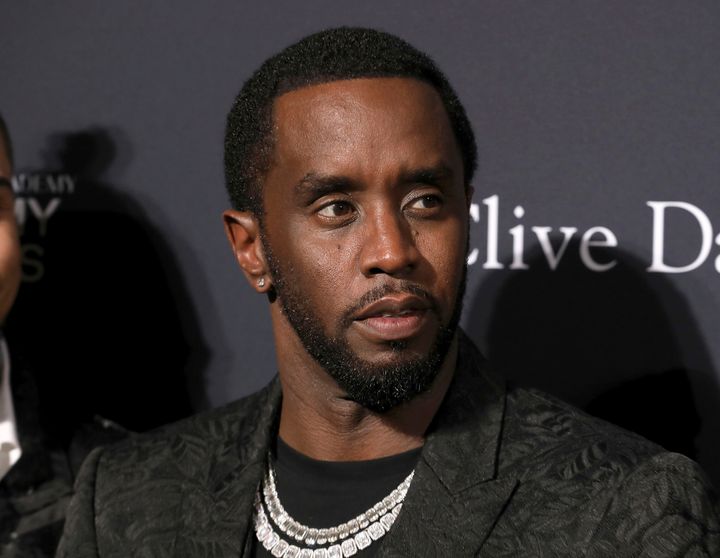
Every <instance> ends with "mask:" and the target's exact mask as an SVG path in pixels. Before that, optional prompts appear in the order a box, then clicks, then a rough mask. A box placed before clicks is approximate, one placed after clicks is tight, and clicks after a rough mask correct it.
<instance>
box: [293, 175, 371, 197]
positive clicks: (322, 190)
mask: <svg viewBox="0 0 720 558" xmlns="http://www.w3.org/2000/svg"><path fill="white" fill-rule="evenodd" d="M357 187H358V186H357V184H356V183H355V181H353V180H351V179H350V178H348V177H347V176H339V175H330V174H321V173H317V172H312V171H311V172H309V173H307V174H306V175H305V176H303V177H302V178H301V179H300V181H299V182H298V183H297V184H296V186H295V193H296V194H297V195H300V196H302V197H308V198H313V199H318V198H321V197H323V196H326V195H327V194H332V193H333V192H337V191H339V190H345V191H347V190H354V189H357Z"/></svg>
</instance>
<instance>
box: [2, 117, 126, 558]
mask: <svg viewBox="0 0 720 558" xmlns="http://www.w3.org/2000/svg"><path fill="white" fill-rule="evenodd" d="M12 166H13V157H12V144H11V142H10V135H9V133H8V130H7V126H6V125H5V121H4V120H3V119H2V117H1V116H0V323H3V324H4V322H5V318H6V317H7V315H8V313H9V311H10V309H11V307H12V305H13V302H14V301H15V297H16V295H17V292H18V287H19V285H20V279H21V263H20V260H21V257H20V243H19V240H18V230H17V223H16V220H15V214H14V196H13V191H12V183H11V177H12ZM7 333H8V338H9V341H8V342H7V343H6V341H5V337H4V336H3V334H2V333H0V556H2V558H28V557H33V558H43V557H50V556H53V555H54V554H55V549H56V547H57V543H58V541H59V539H60V535H61V533H62V528H63V521H64V517H65V510H66V509H67V505H68V503H69V502H70V497H71V495H72V483H73V477H74V473H75V472H76V467H78V466H79V463H81V462H82V459H83V458H84V457H85V455H87V452H88V451H90V450H91V449H92V448H93V447H95V446H97V445H98V444H100V443H107V442H109V441H117V440H119V439H120V438H121V437H122V436H124V432H122V431H121V430H120V429H118V428H117V427H116V426H115V425H114V424H112V423H110V422H109V421H100V422H99V423H98V424H95V425H90V424H88V425H84V426H83V427H82V428H80V429H77V431H76V432H75V433H74V435H73V436H72V440H67V441H65V440H63V441H60V440H56V439H53V438H52V437H51V436H48V435H47V431H46V430H47V429H46V428H45V427H46V425H47V420H52V421H54V422H58V421H61V420H62V417H57V416H56V417H45V416H43V413H42V412H41V411H43V409H41V408H40V407H41V406H40V405H39V404H38V394H37V386H36V382H35V377H34V375H33V373H32V367H30V366H29V365H28V363H27V359H23V358H22V357H23V356H25V355H24V354H23V351H22V349H23V348H24V349H25V350H26V351H27V350H28V349H29V348H31V347H29V346H28V344H27V342H25V343H23V341H24V339H23V336H22V335H18V332H15V331H9V332H7ZM11 353H12V357H13V358H12V361H11V359H10V354H11ZM11 364H12V366H11ZM44 419H45V420H44Z"/></svg>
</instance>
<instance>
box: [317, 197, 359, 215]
mask: <svg viewBox="0 0 720 558" xmlns="http://www.w3.org/2000/svg"><path fill="white" fill-rule="evenodd" d="M353 211H354V208H353V206H352V205H351V204H349V203H348V202H344V201H335V202H332V203H329V204H327V205H326V206H324V207H322V208H321V209H320V210H319V211H318V215H321V216H323V217H330V218H332V217H345V216H347V215H351V214H352V212H353Z"/></svg>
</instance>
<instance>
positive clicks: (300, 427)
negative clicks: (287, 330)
mask: <svg viewBox="0 0 720 558" xmlns="http://www.w3.org/2000/svg"><path fill="white" fill-rule="evenodd" d="M286 339H287V338H286ZM286 354H287V353H286ZM291 354H293V355H295V356H294V357H291V358H287V359H282V360H281V359H279V360H280V382H281V384H282V388H283V400H282V407H281V415H280V436H281V437H282V439H283V440H284V441H285V443H287V444H288V445H289V446H291V447H292V448H294V449H295V450H297V451H299V452H301V453H303V454H305V455H307V456H309V457H312V458H314V459H319V460H324V461H360V460H368V459H378V458H381V457H387V456H389V455H395V454H398V453H401V452H404V451H408V450H411V449H414V448H417V447H420V446H422V445H423V443H424V440H425V432H426V431H427V429H428V426H429V425H430V422H431V421H432V419H433V417H434V416H435V414H436V413H437V410H438V408H439V407H440V404H441V403H442V400H443V398H444V397H445V393H446V392H447V389H448V386H449V385H450V381H451V380H452V376H453V372H454V370H455V363H456V360H457V339H456V340H455V341H454V342H453V344H452V346H451V349H450V350H449V351H448V355H447V357H446V358H445V361H444V363H443V365H442V368H441V370H440V372H439V373H438V376H437V377H436V378H435V381H434V383H433V385H432V386H431V388H430V389H429V390H428V391H427V392H425V393H422V394H420V395H418V396H416V397H415V398H413V399H412V400H411V401H409V402H407V403H404V404H402V405H399V406H397V407H395V408H394V409H391V410H390V411H388V412H386V413H376V412H373V411H370V410H368V409H366V408H364V407H362V406H361V405H359V404H357V403H355V402H353V401H350V400H348V399H346V398H345V394H344V393H343V392H342V390H341V389H340V388H339V387H338V385H337V384H336V383H335V381H334V380H333V379H332V378H330V376H328V374H327V373H326V372H325V371H324V370H322V368H320V366H319V365H318V364H317V363H316V362H315V361H314V360H312V359H310V357H309V356H308V355H307V353H305V351H304V350H303V351H302V352H301V353H299V352H293V353H291ZM283 360H284V361H285V362H283Z"/></svg>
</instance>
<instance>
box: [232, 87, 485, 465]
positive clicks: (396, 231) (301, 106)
mask: <svg viewBox="0 0 720 558" xmlns="http://www.w3.org/2000/svg"><path fill="white" fill-rule="evenodd" d="M274 120H275V125H276V128H275V140H276V141H275V147H274V153H273V157H272V164H271V166H270V169H269V171H268V172H267V173H266V176H265V177H264V181H263V195H264V204H265V210H266V216H265V233H266V240H267V242H268V243H269V245H270V246H271V247H272V250H273V253H274V255H275V258H276V260H277V261H278V262H279V263H280V264H281V265H282V268H283V270H284V276H285V277H288V278H291V279H292V281H294V285H295V286H296V287H297V288H298V289H299V290H300V292H301V293H302V294H303V296H304V297H307V299H308V300H309V301H310V302H311V303H312V307H313V308H314V309H315V311H316V313H317V316H318V317H319V319H320V321H321V325H322V327H323V330H324V332H325V333H326V334H327V335H329V336H334V337H340V338H343V339H344V340H345V341H347V344H348V345H349V347H350V348H351V349H352V351H353V352H354V354H355V355H356V356H358V357H359V358H361V359H362V360H363V361H365V362H368V363H371V364H373V365H389V364H393V363H394V362H396V361H397V362H399V361H402V360H403V359H408V358H410V357H413V356H418V355H424V354H426V353H427V352H428V350H429V347H430V346H431V344H432V342H433V340H434V339H435V336H436V335H437V331H438V328H439V327H440V326H441V325H445V324H447V322H448V320H449V319H450V316H451V314H452V311H453V308H454V307H455V303H456V299H457V297H458V292H459V286H460V285H459V283H460V277H461V273H462V269H463V265H464V260H465V257H466V256H465V242H466V238H467V231H468V213H467V209H468V204H469V201H470V195H471V189H470V188H468V187H467V185H466V184H465V182H464V177H463V165H462V158H461V154H460V151H459V149H458V146H457V143H456V141H455V138H454V135H453V133H452V129H451V127H450V123H449V120H448V117H447V114H446V112H445V109H444V107H443V105H442V102H441V100H440V98H439V96H438V94H437V92H436V91H435V90H434V89H433V88H432V87H431V86H429V85H427V84H425V83H423V82H420V81H417V80H414V79H406V78H373V79H356V80H345V81H335V82H330V83H325V84H320V85H314V86H310V87H305V88H302V89H299V90H296V91H292V92H289V93H286V94H284V95H282V96H281V97H279V98H278V99H276V101H275V105H274ZM224 218H225V226H226V230H227V234H228V238H229V239H230V242H231V245H232V247H233V250H234V252H235V254H236V257H237V259H238V262H239V263H240V266H241V268H242V269H243V271H244V273H245V275H246V277H247V279H248V281H249V282H250V284H251V285H252V287H253V288H254V289H255V290H256V291H257V292H259V293H266V292H267V291H268V290H269V289H270V288H271V287H272V285H271V275H270V272H269V266H268V262H267V258H266V254H265V250H264V247H263V244H262V241H261V238H260V227H259V223H258V221H257V218H256V217H255V216H254V215H252V214H250V213H247V212H238V211H227V212H226V213H225V214H224ZM261 278H262V279H264V285H263V286H261V285H260V284H259V283H258V280H259V279H261ZM402 282H406V283H407V282H411V283H412V284H414V285H417V286H419V287H420V288H422V289H423V290H425V291H426V292H428V293H429V294H430V295H431V296H432V300H433V301H434V306H433V308H432V309H430V308H428V307H427V306H426V305H424V303H423V302H422V301H421V300H419V299H418V298H417V297H413V296H411V295H408V294H407V293H402V292H401V291H400V289H399V288H398V289H397V291H395V288H396V287H398V285H400V284H401V283H402ZM379 286H380V287H388V288H389V289H391V292H390V294H388V295H387V296H385V297H384V298H383V299H382V300H381V301H380V302H379V303H377V304H376V306H373V307H371V308H364V309H362V310H360V311H358V312H357V313H356V314H354V315H353V316H352V318H353V319H352V320H350V321H349V323H348V322H347V321H343V320H342V318H343V316H344V313H345V311H346V310H347V309H348V308H349V307H351V306H352V305H353V304H354V303H356V302H357V301H358V300H360V298H361V297H362V296H363V295H365V294H366V293H368V292H369V291H370V290H371V289H373V288H378V287H379ZM278 294H279V297H282V292H279V293H278ZM278 302H279V301H276V302H275V303H272V304H270V314H271V318H272V324H273V333H274V338H275V346H276V352H277V362H278V367H279V375H280V381H281V384H282V389H283V401H282V408H281V416H280V432H279V433H280V436H281V437H282V438H283V440H284V441H285V442H286V443H288V444H289V445H290V446H292V447H293V448H295V449H296V450H298V451H300V452H302V453H304V454H306V455H308V456H310V457H313V458H315V459H322V460H329V461H348V460H365V459H375V458H379V457H384V456H388V455H394V454H397V453H400V452H403V451H406V450H409V449H413V448H416V447H419V446H421V445H422V444H423V441H424V436H425V432H426V430H427V428H428V425H429V424H430V421H431V420H432V418H433V417H434V415H435V413H436V412H437V409H438V407H439V406H440V403H441V402H442V399H443V397H444V395H445V392H446V391H447V388H448V386H449V383H450V380H451V379H452V373H453V370H454V368H455V362H456V359H457V340H454V341H453V343H452V345H451V348H450V351H449V352H448V355H447V357H446V358H445V360H444V362H443V364H442V366H441V370H440V372H439V374H438V376H437V378H436V379H435V381H434V383H433V385H432V386H431V388H430V390H429V391H427V392H425V393H423V394H421V395H419V396H416V397H415V398H413V399H412V400H411V401H409V402H407V403H404V404H401V405H399V406H397V407H395V408H393V409H392V410H390V411H388V412H386V413H375V412H372V411H370V410H368V409H366V408H364V407H362V406H361V405H359V404H358V403H356V402H354V401H351V400H349V399H348V398H347V397H346V394H345V393H344V392H343V390H342V389H340V387H339V386H338V385H337V384H336V383H335V381H334V380H333V379H332V378H331V377H330V376H329V375H328V374H327V373H326V372H325V370H324V369H323V368H322V367H321V366H320V365H319V364H318V363H317V362H316V361H315V360H314V359H313V358H312V357H311V356H310V355H309V354H308V353H307V352H306V350H305V348H304V347H303V345H302V343H301V342H300V340H299V338H298V336H297V334H296V333H295V330H294V329H293V327H292V326H291V325H290V323H289V322H288V320H287V318H286V316H285V314H284V313H283V310H282V307H281V304H279V303H278ZM397 341H401V342H402V346H403V348H402V349H401V350H397ZM393 343H394V346H395V349H396V350H393Z"/></svg>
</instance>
